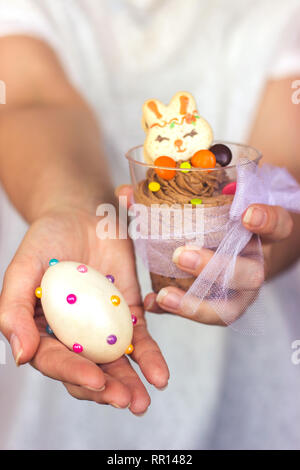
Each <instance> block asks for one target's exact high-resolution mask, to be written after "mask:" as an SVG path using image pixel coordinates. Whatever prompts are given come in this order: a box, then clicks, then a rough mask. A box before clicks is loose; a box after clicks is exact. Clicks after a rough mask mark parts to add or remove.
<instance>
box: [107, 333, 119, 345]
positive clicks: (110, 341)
mask: <svg viewBox="0 0 300 470" xmlns="http://www.w3.org/2000/svg"><path fill="white" fill-rule="evenodd" d="M106 341H107V343H108V344H115V343H116V342H117V337H116V336H115V335H109V336H108V337H107V338H106Z"/></svg>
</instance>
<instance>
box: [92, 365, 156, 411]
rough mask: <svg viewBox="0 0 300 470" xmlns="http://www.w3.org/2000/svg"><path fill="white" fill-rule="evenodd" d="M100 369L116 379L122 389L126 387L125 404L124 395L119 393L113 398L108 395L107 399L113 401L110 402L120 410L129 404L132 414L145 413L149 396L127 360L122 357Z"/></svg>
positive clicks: (148, 403)
mask: <svg viewBox="0 0 300 470" xmlns="http://www.w3.org/2000/svg"><path fill="white" fill-rule="evenodd" d="M101 367H102V369H103V371H104V372H106V373H107V374H109V375H110V376H111V377H113V378H114V379H116V381H118V382H119V383H120V384H122V385H123V387H124V386H126V388H127V389H128V391H129V395H128V399H127V401H126V402H124V394H121V393H116V394H115V396H114V397H112V396H111V395H110V397H109V399H110V400H113V401H111V402H112V403H114V404H115V405H118V406H117V407H121V408H123V407H124V406H128V404H129V402H130V411H131V412H132V413H134V414H142V413H145V412H146V411H147V409H148V407H149V405H150V401H151V400H150V396H149V394H148V392H147V390H146V388H145V386H144V384H143V383H142V381H141V379H140V378H139V376H138V375H137V373H136V372H135V370H134V369H133V368H132V366H131V365H130V362H129V360H128V358H127V357H125V356H123V357H121V358H120V359H118V360H117V361H114V362H111V363H110V364H103V365H102V366H101ZM107 393H109V391H108V392H107ZM104 397H105V395H104ZM120 403H121V404H120ZM125 403H126V404H125Z"/></svg>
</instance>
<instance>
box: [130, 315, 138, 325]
mask: <svg viewBox="0 0 300 470" xmlns="http://www.w3.org/2000/svg"><path fill="white" fill-rule="evenodd" d="M131 318H132V323H133V324H134V325H136V324H137V318H136V316H135V315H133V313H132V314H131Z"/></svg>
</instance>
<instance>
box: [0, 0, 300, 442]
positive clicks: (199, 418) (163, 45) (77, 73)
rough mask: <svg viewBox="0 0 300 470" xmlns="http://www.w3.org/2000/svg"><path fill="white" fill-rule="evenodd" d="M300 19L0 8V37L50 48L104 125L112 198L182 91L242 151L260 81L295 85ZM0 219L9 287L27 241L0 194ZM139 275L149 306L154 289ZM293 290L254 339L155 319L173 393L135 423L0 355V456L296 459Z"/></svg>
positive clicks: (163, 5)
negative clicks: (154, 106) (154, 104)
mask: <svg viewBox="0 0 300 470" xmlns="http://www.w3.org/2000/svg"><path fill="white" fill-rule="evenodd" d="M297 7H299V1H298V0H286V1H285V2H282V1H280V0H210V1H209V2H207V1H205V0H189V1H185V2H183V1H181V0H144V1H142V0H102V1H97V0H68V1H61V0H51V1H50V0H40V1H39V2H37V1H36V0H10V1H9V2H8V1H7V0H0V35H7V34H28V35H31V36H35V37H39V38H42V39H44V40H45V41H47V42H48V44H50V45H51V46H52V47H53V49H54V50H55V51H56V53H57V55H58V57H59V58H60V60H61V62H62V64H63V66H64V68H65V70H66V73H67V74H68V76H69V78H70V80H71V81H72V82H73V84H74V85H75V86H76V87H77V88H78V89H79V90H80V91H81V93H82V94H83V95H84V97H85V98H86V99H87V100H88V102H89V103H90V104H91V106H92V107H93V108H94V110H95V111H96V113H97V116H98V117H99V121H100V124H101V129H102V132H103V136H104V140H105V145H106V150H107V155H108V158H109V161H110V162H111V173H112V177H113V180H114V182H115V184H119V183H123V182H128V181H129V175H128V169H127V164H126V161H125V158H124V153H125V152H126V150H128V148H130V147H131V146H134V145H137V144H138V143H141V142H142V141H143V138H144V136H143V131H142V129H141V128H140V115H141V105H142V103H143V102H144V100H145V99H148V98H149V97H157V98H159V99H160V100H161V101H165V102H168V101H169V99H170V98H171V96H172V95H173V94H174V93H175V92H176V91H178V90H181V89H184V90H187V91H190V92H191V93H193V94H194V96H195V97H196V100H197V102H198V108H199V112H200V113H201V114H202V115H203V116H204V117H205V118H207V120H208V121H209V122H210V123H211V124H212V127H213V129H214V134H215V137H216V138H217V139H224V140H233V141H245V140H246V138H247V134H248V132H249V129H250V127H251V123H252V120H253V118H254V114H255V110H256V108H257V105H258V103H259V99H260V96H261V93H262V90H263V87H264V84H265V82H266V80H267V79H268V78H269V77H272V78H274V77H275V78H281V77H283V76H288V75H295V74H297V73H299V74H300V41H299V33H298V34H297V31H299V26H300V11H299V9H298V10H296V8H297ZM290 21H292V22H293V23H292V24H291V23H290ZM297 27H298V29H297ZM29 66H30V64H29ZM0 74H1V70H0ZM0 79H1V75H0ZM8 91H9V90H8ZM116 168H118V170H117V171H115V169H116ZM0 217H1V223H0V227H1V234H0V237H1V238H0V241H1V244H0V256H1V261H2V263H1V272H2V274H3V272H4V271H5V267H6V266H7V263H8V262H9V260H10V259H11V256H12V255H13V253H14V251H15V249H16V247H17V244H18V242H19V241H20V240H21V238H22V235H23V233H24V231H25V229H26V227H25V224H24V223H23V222H22V221H21V219H20V217H19V216H18V215H17V214H16V213H15V211H14V210H13V209H12V208H11V206H10V204H9V203H8V202H7V199H6V197H5V195H4V194H1V200H0ZM8 234H9V236H8ZM139 272H140V279H141V284H142V288H143V292H144V293H145V292H147V291H149V290H150V283H149V279H148V277H147V273H146V272H145V270H143V268H142V267H140V269H139ZM299 280H300V276H299V273H298V270H297V269H296V270H293V271H290V272H289V273H288V274H286V275H285V276H283V277H282V278H281V279H278V280H277V281H276V282H274V283H271V284H270V285H268V286H266V287H265V288H264V296H265V308H266V311H267V312H268V313H269V316H268V328H267V333H266V335H265V336H264V337H261V338H248V337H244V336H242V335H238V334H235V333H233V332H232V331H231V330H230V329H227V330H225V329H222V328H219V327H208V326H203V325H200V324H195V323H193V322H191V321H187V320H184V319H180V318H172V317H171V316H161V315H160V316H155V315H150V314H149V315H148V323H149V327H150V332H151V333H152V335H153V336H154V338H155V339H156V340H157V341H158V343H159V344H160V346H161V348H162V351H163V352H164V354H165V356H166V359H167V361H168V363H169V366H170V371H171V379H170V382H169V387H168V389H167V390H165V391H164V392H160V391H156V390H155V389H153V387H150V386H149V387H148V389H150V393H151V398H152V404H151V406H150V408H149V410H148V413H147V414H146V415H145V416H144V417H143V418H136V417H134V416H132V415H131V414H130V413H129V411H127V410H126V411H120V410H115V409H113V408H112V407H104V406H100V405H96V404H94V403H90V402H82V401H77V400H75V399H73V398H71V397H70V396H69V395H68V394H67V393H66V391H65V389H64V388H63V386H62V385H61V384H60V383H57V382H54V381H52V380H50V379H47V378H45V377H43V376H42V375H41V374H39V373H38V372H37V371H35V370H33V369H32V368H31V367H30V366H29V365H26V366H22V367H21V368H20V369H17V368H16V367H15V365H14V362H13V360H12V358H11V356H10V353H9V349H8V347H7V354H6V355H7V365H0V374H1V375H0V416H1V419H0V447H1V448H4V449H18V448H19V449H20V448H22V449H32V448H33V449H61V448H62V449H76V448H80V449H97V448H99V449H126V448H128V449H132V448H136V449H146V448H150V449H151V448H154V449H165V448H167V449H176V448H179V449H180V448H181V449H193V448H195V449H197V448H237V449H238V448H299V440H298V432H297V431H298V430H297V426H298V421H299V417H300V403H299V400H298V391H299V389H300V376H299V371H298V370H297V367H296V366H294V365H293V364H292V363H291V360H290V356H291V352H292V350H291V342H292V341H293V340H294V339H297V336H299V335H300V319H298V317H299V315H298V312H297V308H296V305H297V299H298V302H299V293H298V291H299ZM279 292H280V296H279ZM282 311H284V313H285V315H284V316H282V315H281V312H282ZM154 430H155V432H154Z"/></svg>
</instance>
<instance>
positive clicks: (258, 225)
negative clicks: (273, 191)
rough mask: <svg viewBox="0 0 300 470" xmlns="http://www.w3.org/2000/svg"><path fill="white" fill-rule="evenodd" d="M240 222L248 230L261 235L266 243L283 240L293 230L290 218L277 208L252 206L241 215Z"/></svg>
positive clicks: (284, 211) (259, 205)
mask: <svg viewBox="0 0 300 470" xmlns="http://www.w3.org/2000/svg"><path fill="white" fill-rule="evenodd" d="M242 220H243V224H244V226H245V227H246V228H247V229H248V230H250V231H251V232H253V233H257V234H258V235H261V236H262V239H263V241H267V242H276V241H280V240H283V239H285V238H287V237H288V236H289V235H290V234H291V232H292V229H293V221H292V217H291V216H290V214H289V213H288V212H287V211H286V210H285V209H283V208H282V207H279V206H268V205H265V204H253V205H252V206H250V207H249V208H248V209H247V211H246V212H245V213H244V214H243V218H242Z"/></svg>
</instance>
